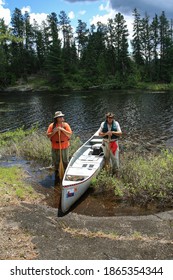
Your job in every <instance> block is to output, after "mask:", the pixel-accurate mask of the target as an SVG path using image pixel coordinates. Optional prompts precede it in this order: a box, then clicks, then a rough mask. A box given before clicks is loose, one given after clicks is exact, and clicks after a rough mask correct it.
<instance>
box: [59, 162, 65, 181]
mask: <svg viewBox="0 0 173 280" xmlns="http://www.w3.org/2000/svg"><path fill="white" fill-rule="evenodd" d="M63 177H64V165H63V162H62V160H60V163H59V178H60V180H62V179H63Z"/></svg>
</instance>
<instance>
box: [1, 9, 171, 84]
mask: <svg viewBox="0 0 173 280" xmlns="http://www.w3.org/2000/svg"><path fill="white" fill-rule="evenodd" d="M132 15H133V18H134V21H133V34H132V40H131V41H129V39H128V38H129V31H128V28H127V23H126V21H125V18H124V16H123V15H122V14H121V13H117V14H116V15H115V17H114V18H113V19H108V21H107V24H103V23H101V22H97V24H96V25H94V24H93V25H91V26H90V27H89V28H88V27H87V23H85V22H83V21H82V20H78V25H77V27H76V30H73V28H72V25H71V21H70V19H69V17H68V16H67V14H66V13H65V11H61V12H60V13H59V15H57V14H56V13H54V12H52V13H51V14H49V15H48V16H47V19H46V20H45V21H42V23H41V25H39V24H38V23H37V21H34V22H33V24H31V21H30V15H29V13H28V12H25V14H24V15H23V14H22V12H21V10H20V9H18V8H15V10H14V12H13V14H12V18H11V24H10V25H9V26H7V25H6V24H5V21H4V19H3V18H1V19H0V87H1V88H4V87H7V86H9V85H11V84H14V83H15V81H17V80H18V79H20V78H22V79H24V80H26V81H27V78H28V77H29V76H30V75H32V74H36V73H41V75H43V76H44V77H45V78H46V79H47V81H48V82H49V83H51V84H54V85H56V86H57V87H61V88H63V87H71V86H73V85H79V86H82V87H86V88H87V87H89V86H97V85H100V84H104V83H107V84H108V83H109V84H110V85H111V86H112V87H113V88H123V87H128V88H129V87H133V86H135V85H136V84H137V83H138V82H154V83H170V82H172V81H173V21H172V20H169V19H168V18H167V17H166V15H165V12H162V13H161V15H159V16H158V15H156V14H155V16H154V18H153V19H150V17H149V16H148V15H147V14H145V16H144V17H141V15H140V13H139V12H138V10H137V9H134V11H133V13H132Z"/></svg>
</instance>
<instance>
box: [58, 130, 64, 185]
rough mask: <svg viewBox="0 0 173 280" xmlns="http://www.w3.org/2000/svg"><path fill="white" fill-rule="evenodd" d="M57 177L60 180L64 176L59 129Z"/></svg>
mask: <svg viewBox="0 0 173 280" xmlns="http://www.w3.org/2000/svg"><path fill="white" fill-rule="evenodd" d="M59 157H60V160H59V178H60V180H62V179H63V176H64V164H63V160H62V149H61V137H60V130H59Z"/></svg>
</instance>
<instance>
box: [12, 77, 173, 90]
mask: <svg viewBox="0 0 173 280" xmlns="http://www.w3.org/2000/svg"><path fill="white" fill-rule="evenodd" d="M9 89H10V90H11V91H12V90H16V91H20V90H22V91H23V90H26V91H32V90H33V91H57V90H60V88H59V87H56V86H55V85H52V84H50V82H49V81H48V80H47V77H46V76H44V74H43V73H42V74H35V75H32V76H30V77H28V80H27V82H26V81H23V80H20V81H18V82H17V83H16V84H15V85H13V86H12V87H9ZM63 89H67V90H72V91H73V90H86V89H100V90H112V89H113V90H114V89H115V90H116V89H119V90H121V89H122V90H128V89H134V90H135V89H136V90H137V89H140V90H149V91H169V90H171V91H172V90H173V83H169V84H165V83H150V82H148V83H147V82H135V83H133V82H132V83H131V82H129V83H128V82H126V83H124V82H122V81H119V80H116V79H114V78H108V79H106V82H105V80H104V81H101V80H100V81H98V82H97V83H95V84H93V83H91V82H89V81H88V80H87V79H83V78H82V77H81V76H80V75H79V76H78V75H71V76H70V78H69V77H68V79H66V80H65V81H64V83H63V88H61V90H63Z"/></svg>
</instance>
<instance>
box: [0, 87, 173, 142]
mask: <svg viewBox="0 0 173 280" xmlns="http://www.w3.org/2000/svg"><path fill="white" fill-rule="evenodd" d="M57 110H61V111H63V112H64V113H65V117H66V120H67V121H68V122H69V123H70V125H71V127H72V129H73V131H74V133H75V134H76V135H78V136H80V137H81V139H82V140H83V141H84V140H87V138H88V137H90V136H91V135H92V134H93V133H94V132H95V131H96V130H97V129H98V128H99V126H100V123H101V122H102V121H103V120H104V116H105V113H106V112H107V111H113V112H114V113H115V115H116V118H117V120H118V121H119V122H120V125H121V128H122V130H123V131H126V132H127V133H126V138H127V139H129V140H131V141H132V140H135V142H140V141H153V140H154V139H157V141H158V139H160V141H163V139H164V141H165V142H166V143H167V144H169V145H173V92H166V93H162V92H157V93H155V92H142V91H141V92H135V91H126V92H125V91H104V92H102V91H92V92H89V91H86V92H84V91H83V92H59V93H25V92H22V93H21V92H16V93H0V131H1V132H2V131H5V130H11V129H14V128H17V127H21V126H23V125H24V126H25V127H26V128H29V127H31V125H33V124H35V123H38V125H39V127H40V128H41V129H43V130H46V129H47V127H48V125H49V123H50V122H51V121H52V120H53V116H54V112H55V111H57Z"/></svg>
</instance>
